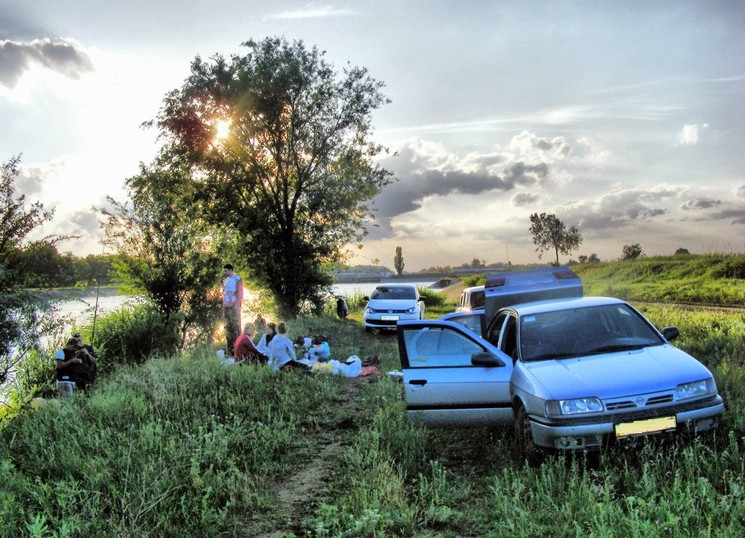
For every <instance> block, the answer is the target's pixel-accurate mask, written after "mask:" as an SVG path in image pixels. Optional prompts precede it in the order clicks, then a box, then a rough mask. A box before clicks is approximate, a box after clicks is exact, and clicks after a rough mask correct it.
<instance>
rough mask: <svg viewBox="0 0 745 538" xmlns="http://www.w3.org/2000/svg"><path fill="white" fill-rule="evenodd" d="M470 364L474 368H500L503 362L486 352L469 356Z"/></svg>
mask: <svg viewBox="0 0 745 538" xmlns="http://www.w3.org/2000/svg"><path fill="white" fill-rule="evenodd" d="M471 364H473V365H474V366H486V367H502V366H504V361H502V359H500V358H499V357H497V356H496V355H494V354H493V353H489V352H488V351H479V352H478V353H474V354H473V355H471Z"/></svg>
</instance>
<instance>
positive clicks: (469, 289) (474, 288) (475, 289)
mask: <svg viewBox="0 0 745 538" xmlns="http://www.w3.org/2000/svg"><path fill="white" fill-rule="evenodd" d="M483 289H484V286H471V287H470V288H464V289H463V292H464V293H465V292H469V291H481V290H483Z"/></svg>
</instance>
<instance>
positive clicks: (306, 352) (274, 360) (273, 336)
mask: <svg viewBox="0 0 745 538" xmlns="http://www.w3.org/2000/svg"><path fill="white" fill-rule="evenodd" d="M287 331H288V326H287V322H285V321H280V322H279V323H274V322H269V323H266V325H265V329H264V334H263V335H262V336H261V339H260V340H259V343H258V344H254V338H255V336H256V322H253V323H251V322H249V323H246V325H245V326H244V327H243V333H242V334H241V335H240V336H239V337H238V338H237V339H236V341H235V344H234V346H233V357H234V358H235V364H248V363H255V364H268V365H269V366H271V367H272V368H274V369H275V370H288V369H299V370H310V369H311V367H312V366H313V364H314V363H316V362H324V361H327V360H329V359H330V357H331V349H330V347H329V343H328V341H327V340H326V338H325V337H323V336H314V337H300V338H298V339H297V340H296V341H295V342H293V341H292V340H290V338H289V337H288V336H287Z"/></svg>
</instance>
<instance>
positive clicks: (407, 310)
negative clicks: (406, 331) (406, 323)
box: [406, 306, 416, 314]
mask: <svg viewBox="0 0 745 538" xmlns="http://www.w3.org/2000/svg"><path fill="white" fill-rule="evenodd" d="M406 313H407V314H416V306H412V307H411V308H407V309H406Z"/></svg>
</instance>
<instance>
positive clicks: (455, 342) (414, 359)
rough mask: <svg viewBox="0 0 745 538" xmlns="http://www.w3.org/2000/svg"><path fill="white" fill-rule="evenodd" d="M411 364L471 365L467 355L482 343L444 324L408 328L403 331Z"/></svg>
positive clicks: (421, 365)
mask: <svg viewBox="0 0 745 538" xmlns="http://www.w3.org/2000/svg"><path fill="white" fill-rule="evenodd" d="M404 341H405V343H406V353H407V355H408V359H409V366H410V367H411V368H434V367H450V366H452V367H457V366H471V355H473V354H474V353H478V352H481V351H485V349H484V347H483V346H481V345H479V344H478V343H476V342H474V341H473V340H471V339H469V338H467V337H466V336H465V335H463V334H461V333H459V332H457V331H454V330H452V329H450V328H447V327H444V328H443V327H427V328H424V329H409V330H405V332H404Z"/></svg>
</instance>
